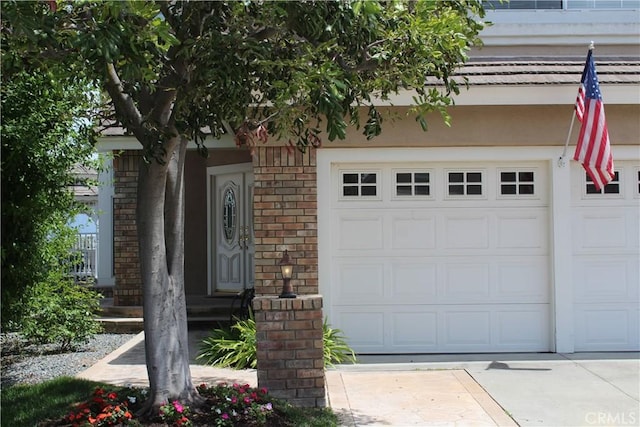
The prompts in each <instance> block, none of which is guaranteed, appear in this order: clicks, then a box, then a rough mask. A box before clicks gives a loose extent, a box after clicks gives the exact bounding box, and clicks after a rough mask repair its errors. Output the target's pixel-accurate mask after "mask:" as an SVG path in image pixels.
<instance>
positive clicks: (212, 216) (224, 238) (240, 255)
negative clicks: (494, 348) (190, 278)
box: [208, 163, 255, 294]
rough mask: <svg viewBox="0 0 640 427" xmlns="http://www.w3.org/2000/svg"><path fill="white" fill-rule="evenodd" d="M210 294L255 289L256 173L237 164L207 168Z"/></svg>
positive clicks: (246, 165)
mask: <svg viewBox="0 0 640 427" xmlns="http://www.w3.org/2000/svg"><path fill="white" fill-rule="evenodd" d="M208 177H209V185H208V187H209V199H210V201H209V215H208V216H209V224H210V236H209V242H210V244H209V248H210V250H209V254H210V256H209V266H210V267H209V293H210V294H212V293H214V292H239V291H242V290H243V289H246V288H253V284H254V273H253V272H254V254H255V247H254V233H253V209H252V207H253V170H252V165H251V164H250V163H248V164H238V165H228V166H216V167H211V168H208Z"/></svg>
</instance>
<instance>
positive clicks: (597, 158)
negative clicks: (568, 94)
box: [573, 50, 615, 190]
mask: <svg viewBox="0 0 640 427" xmlns="http://www.w3.org/2000/svg"><path fill="white" fill-rule="evenodd" d="M591 53H592V52H591V50H589V54H588V55H587V60H586V62H585V66H584V71H583V72H582V80H581V82H580V87H579V88H578V96H577V98H576V104H575V110H576V117H578V120H580V122H582V126H581V127H580V135H579V136H578V143H577V145H576V151H575V154H574V156H573V158H574V160H577V161H579V162H580V163H582V166H583V167H584V169H585V170H586V171H587V173H588V174H589V176H590V177H591V179H592V180H593V183H594V185H595V186H596V189H598V190H601V189H602V188H604V186H605V185H607V184H608V183H609V182H611V180H612V179H613V177H614V176H615V175H614V173H613V157H612V155H611V144H610V142H609V130H608V129H607V121H606V118H605V114H604V105H603V103H602V95H601V94H600V86H599V84H598V75H597V74H596V69H595V64H594V63H593V57H592V54H591Z"/></svg>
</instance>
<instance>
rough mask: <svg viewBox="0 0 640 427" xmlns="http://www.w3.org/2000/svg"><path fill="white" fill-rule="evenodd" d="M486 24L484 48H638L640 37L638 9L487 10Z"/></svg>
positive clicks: (483, 33) (483, 39)
mask: <svg viewBox="0 0 640 427" xmlns="http://www.w3.org/2000/svg"><path fill="white" fill-rule="evenodd" d="M485 21H488V22H491V23H492V24H493V25H491V26H488V27H486V28H485V29H484V30H483V31H482V32H481V33H480V38H481V39H482V41H483V43H484V44H485V46H515V45H522V46H526V45H548V46H558V45H564V46H566V45H574V44H578V45H580V44H584V46H588V45H589V42H590V41H594V42H595V44H596V46H598V45H607V44H618V45H637V44H638V34H640V11H639V10H638V9H617V10H602V9H588V10H522V11H520V10H488V11H487V14H486V16H485Z"/></svg>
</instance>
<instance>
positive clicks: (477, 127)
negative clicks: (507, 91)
mask: <svg viewBox="0 0 640 427" xmlns="http://www.w3.org/2000/svg"><path fill="white" fill-rule="evenodd" d="M576 94H577V89H576ZM380 111H381V112H383V113H384V114H385V122H383V131H382V134H381V135H380V136H378V137H376V138H374V139H373V140H371V141H367V140H366V138H365V137H364V136H363V135H362V130H356V129H350V130H349V133H348V135H347V139H346V140H345V141H328V140H327V139H326V136H325V135H323V147H324V148H332V147H336V148H337V147H401V146H404V147H436V146H451V147H456V146H509V145H515V146H527V145H528V146H554V145H557V146H558V147H559V149H560V150H562V147H563V146H564V142H565V140H566V138H567V132H568V131H569V125H570V123H571V116H572V114H573V110H572V107H571V106H567V105H540V106H526V105H509V106H454V107H451V108H450V109H449V113H450V115H451V127H447V126H446V125H445V124H444V121H443V120H442V118H441V117H440V115H439V114H431V115H429V117H428V125H429V129H428V131H427V132H423V131H422V128H421V127H420V125H419V124H418V123H417V122H416V121H415V116H414V115H412V114H411V113H407V109H406V108H401V107H388V108H384V109H380ZM605 113H606V115H607V124H608V127H609V137H610V139H611V144H612V145H613V147H614V150H615V146H616V145H638V144H640V105H616V104H612V105H606V104H605ZM363 117H364V116H363ZM392 117H395V118H396V119H395V120H393V121H392ZM579 129H580V123H579V122H578V121H576V122H575V124H574V127H573V134H572V136H571V139H570V145H573V146H575V142H576V140H577V139H578V132H579Z"/></svg>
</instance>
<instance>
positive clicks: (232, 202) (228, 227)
mask: <svg viewBox="0 0 640 427" xmlns="http://www.w3.org/2000/svg"><path fill="white" fill-rule="evenodd" d="M236 215H237V203H236V193H235V192H234V191H233V189H232V188H227V189H226V190H225V191H224V196H223V203H222V231H223V233H224V239H225V240H226V241H227V243H229V244H231V243H233V238H234V237H235V234H236V227H237V220H236Z"/></svg>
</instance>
